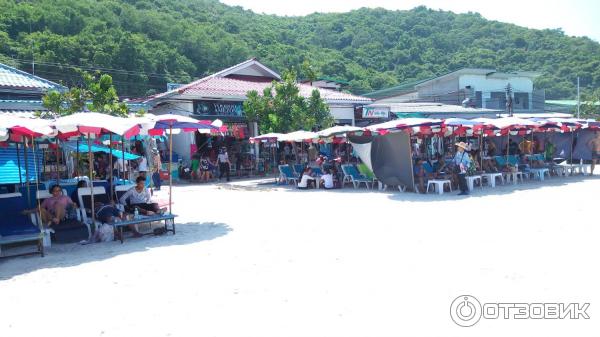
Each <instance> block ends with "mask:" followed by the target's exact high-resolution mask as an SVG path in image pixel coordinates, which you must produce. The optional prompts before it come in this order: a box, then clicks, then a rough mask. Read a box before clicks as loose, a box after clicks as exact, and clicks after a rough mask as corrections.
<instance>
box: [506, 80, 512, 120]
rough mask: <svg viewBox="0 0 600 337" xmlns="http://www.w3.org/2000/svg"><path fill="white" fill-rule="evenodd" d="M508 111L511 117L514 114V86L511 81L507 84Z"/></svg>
mask: <svg viewBox="0 0 600 337" xmlns="http://www.w3.org/2000/svg"><path fill="white" fill-rule="evenodd" d="M506 113H507V114H508V116H509V117H512V115H513V101H512V87H511V86H510V83H509V84H508V85H507V86H506Z"/></svg>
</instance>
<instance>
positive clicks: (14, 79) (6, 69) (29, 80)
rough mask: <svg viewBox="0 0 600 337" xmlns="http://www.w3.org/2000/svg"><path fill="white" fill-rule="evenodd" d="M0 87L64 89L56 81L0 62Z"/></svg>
mask: <svg viewBox="0 0 600 337" xmlns="http://www.w3.org/2000/svg"><path fill="white" fill-rule="evenodd" d="M0 87H4V88H16V89H29V90H41V91H46V90H50V89H54V90H65V89H66V88H65V87H63V86H62V85H60V84H58V83H54V82H52V81H48V80H46V79H43V78H41V77H38V76H35V75H32V74H29V73H27V72H24V71H21V70H19V69H17V68H13V67H10V66H7V65H5V64H2V63H0Z"/></svg>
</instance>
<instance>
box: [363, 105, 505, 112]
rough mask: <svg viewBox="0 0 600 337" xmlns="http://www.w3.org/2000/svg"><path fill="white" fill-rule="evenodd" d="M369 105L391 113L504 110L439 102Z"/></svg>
mask: <svg viewBox="0 0 600 337" xmlns="http://www.w3.org/2000/svg"><path fill="white" fill-rule="evenodd" d="M370 106H371V107H389V108H390V112H392V113H474V114H477V113H499V112H502V111H504V110H492V109H476V108H464V107H462V106H460V105H451V104H441V103H390V104H385V103H380V104H371V105H370Z"/></svg>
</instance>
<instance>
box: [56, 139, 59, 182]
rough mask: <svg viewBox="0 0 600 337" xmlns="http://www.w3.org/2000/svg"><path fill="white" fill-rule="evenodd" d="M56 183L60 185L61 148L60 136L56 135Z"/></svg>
mask: <svg viewBox="0 0 600 337" xmlns="http://www.w3.org/2000/svg"><path fill="white" fill-rule="evenodd" d="M55 144H56V185H60V173H59V172H60V167H59V165H60V155H59V154H60V149H59V148H58V137H56V141H55Z"/></svg>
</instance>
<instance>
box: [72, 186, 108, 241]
mask: <svg viewBox="0 0 600 337" xmlns="http://www.w3.org/2000/svg"><path fill="white" fill-rule="evenodd" d="M77 193H78V194H79V205H80V206H81V208H80V211H79V212H80V214H81V220H82V221H83V223H84V224H85V225H86V226H87V228H88V231H89V233H90V235H91V233H92V231H91V226H92V188H91V187H80V188H79V189H78V190H77ZM93 194H94V202H101V203H103V204H107V203H109V202H110V198H109V197H108V194H106V189H104V187H103V186H94V190H93ZM94 227H95V224H94ZM95 228H97V227H95Z"/></svg>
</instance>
